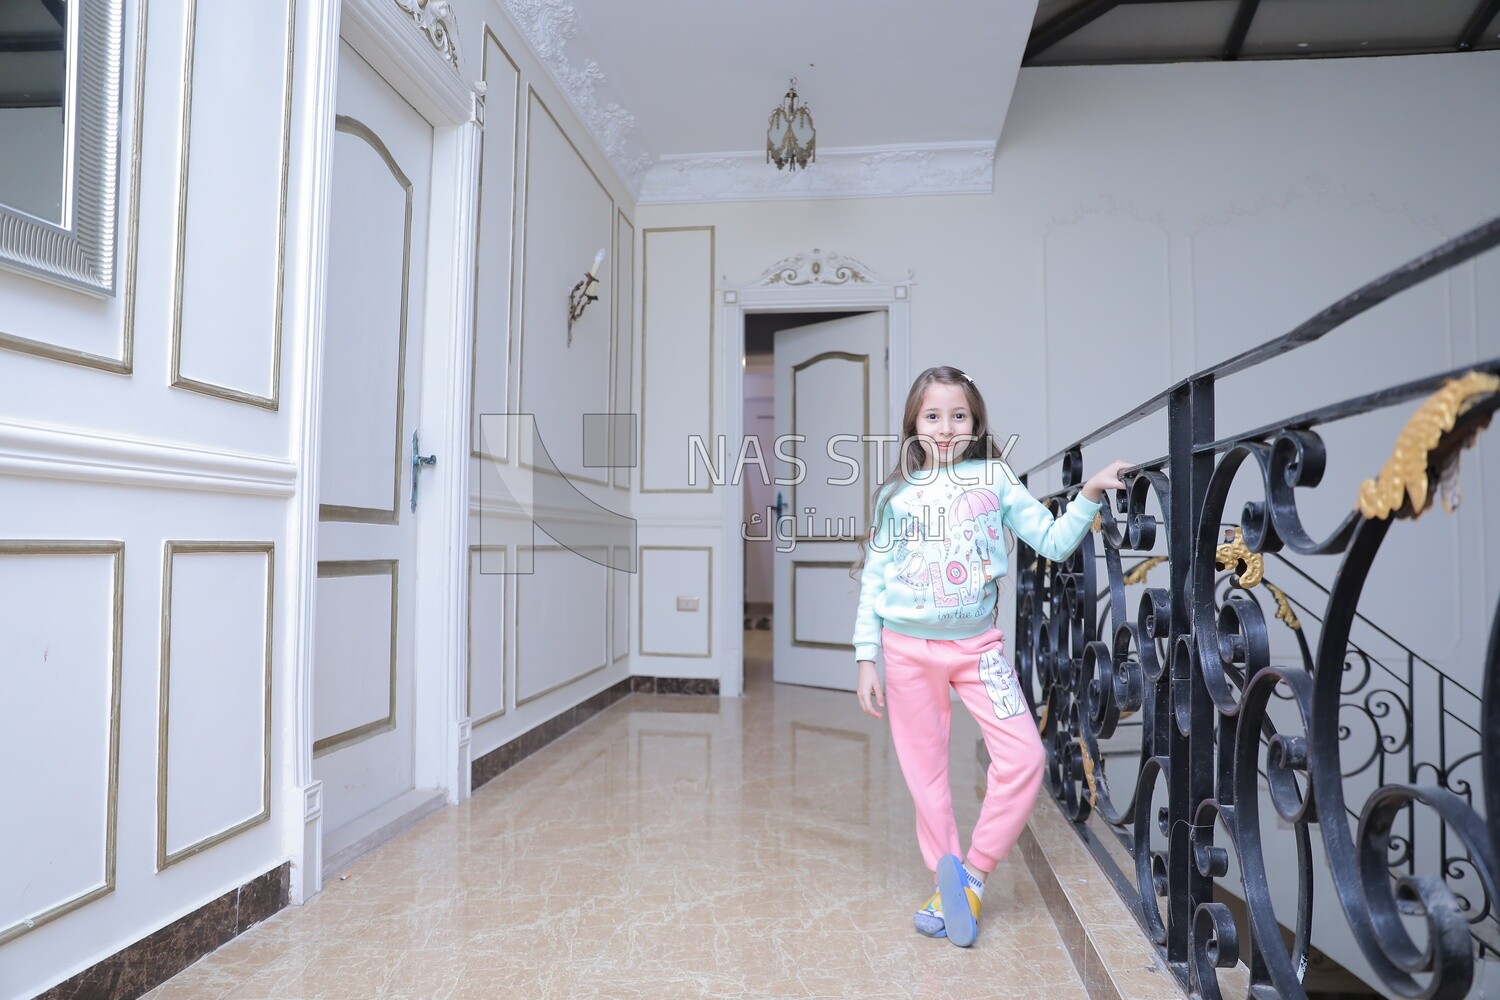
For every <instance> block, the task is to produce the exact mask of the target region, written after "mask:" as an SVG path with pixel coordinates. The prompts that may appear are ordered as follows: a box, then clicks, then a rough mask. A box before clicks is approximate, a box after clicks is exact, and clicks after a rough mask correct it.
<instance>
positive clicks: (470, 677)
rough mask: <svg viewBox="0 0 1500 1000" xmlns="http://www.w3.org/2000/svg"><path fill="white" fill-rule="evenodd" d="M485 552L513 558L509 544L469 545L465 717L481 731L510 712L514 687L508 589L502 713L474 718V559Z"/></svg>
mask: <svg viewBox="0 0 1500 1000" xmlns="http://www.w3.org/2000/svg"><path fill="white" fill-rule="evenodd" d="M484 552H500V553H503V554H504V555H505V556H506V560H507V564H508V562H509V557H510V551H509V547H508V546H505V545H481V544H474V545H470V546H469V602H468V603H469V606H468V609H467V614H466V615H465V619H464V620H465V629H466V632H465V634H466V635H467V636H468V643H467V646H466V648H465V650H464V714H465V715H467V716H469V717H470V722H469V725H470V727H471V728H477V727H479V726H482V725H484V724H485V723H486V722H492V721H494V720H495V719H498V718H500V717H501V716H502V715H504V714H505V713H506V711H507V709H506V700H507V696H508V695H509V694H510V688H509V687H508V686H507V685H506V683H505V675H506V672H507V667H508V664H507V663H506V660H507V659H508V657H507V656H506V655H505V651H506V649H507V647H508V646H509V640H510V638H511V636H510V634H509V633H510V631H511V630H510V629H508V628H505V626H506V625H509V624H510V623H511V622H512V620H513V619H512V617H511V615H510V613H509V608H508V605H509V603H510V599H511V594H510V588H509V587H506V588H505V593H503V594H502V595H501V597H500V609H499V617H500V620H501V628H502V632H501V634H500V710H499V711H498V712H491V713H490V714H488V715H486V716H485V717H484V718H482V719H475V718H473V715H474V583H473V581H474V556H475V555H478V554H481V553H484ZM506 579H509V577H508V576H507V577H506Z"/></svg>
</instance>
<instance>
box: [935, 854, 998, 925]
mask: <svg viewBox="0 0 1500 1000" xmlns="http://www.w3.org/2000/svg"><path fill="white" fill-rule="evenodd" d="M937 883H938V892H937V894H938V897H939V899H938V901H939V903H940V905H941V906H942V911H943V930H944V931H946V932H947V937H948V940H949V941H952V942H953V943H954V944H956V945H958V946H959V947H960V948H967V947H969V946H970V945H972V944H973V943H974V939H975V938H976V937H978V936H979V902H980V894H981V893H982V892H983V891H984V885H983V883H981V882H980V881H979V880H978V879H976V878H974V877H973V876H972V875H970V874H969V873H968V872H967V871H965V870H964V863H963V862H962V861H960V860H958V858H957V857H955V856H954V855H952V854H944V855H943V856H942V857H941V858H939V859H938V863H937ZM929 905H931V904H929Z"/></svg>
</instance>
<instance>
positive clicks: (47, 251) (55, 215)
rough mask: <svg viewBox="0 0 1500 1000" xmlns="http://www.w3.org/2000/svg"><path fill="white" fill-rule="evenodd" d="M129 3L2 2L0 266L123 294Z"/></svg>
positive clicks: (84, 0)
mask: <svg viewBox="0 0 1500 1000" xmlns="http://www.w3.org/2000/svg"><path fill="white" fill-rule="evenodd" d="M122 7H123V0H0V265H3V266H5V267H9V268H12V269H16V270H20V271H24V272H27V273H29V274H33V275H36V276H38V277H41V278H45V279H47V280H50V281H55V282H58V283H61V284H64V285H68V286H71V287H73V288H78V289H82V290H84V291H87V292H92V293H94V294H97V295H113V294H114V293H115V266H114V264H115V213H116V201H117V199H116V196H115V195H116V188H117V186H118V181H119V147H120V142H119V139H120V63H121V59H122V53H121V17H122V15H121V11H122Z"/></svg>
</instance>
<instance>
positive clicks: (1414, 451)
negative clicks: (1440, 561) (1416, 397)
mask: <svg viewBox="0 0 1500 1000" xmlns="http://www.w3.org/2000/svg"><path fill="white" fill-rule="evenodd" d="M1496 392H1500V377H1497V376H1495V375H1491V374H1489V373H1487V372H1469V373H1468V374H1467V375H1465V376H1463V377H1462V378H1456V379H1449V380H1448V382H1447V383H1445V384H1444V385H1443V387H1442V388H1441V389H1439V390H1438V391H1437V392H1435V393H1433V394H1432V395H1431V396H1428V397H1427V400H1426V401H1425V402H1424V403H1423V404H1422V405H1421V406H1420V407H1418V408H1417V412H1416V413H1414V414H1412V417H1411V419H1410V420H1408V421H1407V422H1406V426H1405V427H1403V428H1402V429H1401V433H1400V434H1398V435H1397V436H1396V446H1395V447H1394V448H1393V449H1392V450H1391V457H1390V458H1388V459H1386V463H1385V465H1384V467H1382V468H1381V470H1380V475H1379V476H1377V477H1375V478H1374V479H1366V480H1365V481H1364V482H1363V483H1361V484H1360V487H1359V503H1358V505H1357V507H1358V510H1359V512H1360V514H1361V515H1363V516H1364V517H1366V518H1376V517H1379V518H1387V517H1390V516H1391V515H1392V514H1399V513H1400V512H1401V511H1402V510H1403V508H1404V507H1405V505H1406V503H1407V500H1408V498H1410V502H1411V508H1410V510H1411V513H1410V515H1409V516H1411V517H1412V518H1417V517H1419V516H1421V514H1422V513H1423V512H1424V511H1425V510H1427V508H1428V507H1429V506H1430V505H1431V503H1432V498H1433V492H1432V489H1431V484H1430V483H1429V481H1428V466H1429V464H1430V462H1431V458H1432V453H1433V451H1435V450H1436V449H1437V447H1438V445H1439V444H1440V443H1441V442H1442V440H1443V437H1444V435H1446V434H1447V433H1448V432H1449V431H1451V430H1453V428H1454V426H1455V424H1456V423H1457V421H1458V418H1459V417H1460V416H1461V415H1463V414H1464V413H1466V412H1467V411H1468V410H1469V409H1470V408H1472V407H1473V406H1474V405H1475V404H1476V403H1478V402H1480V401H1481V400H1482V399H1484V398H1485V397H1488V396H1492V395H1494V394H1495V393H1496ZM1488 423H1489V419H1488V417H1486V419H1485V420H1484V421H1483V422H1482V423H1480V424H1479V425H1478V426H1476V427H1475V428H1474V429H1473V431H1472V432H1471V433H1470V434H1469V438H1468V440H1467V441H1463V442H1461V443H1460V444H1458V446H1457V447H1455V448H1453V450H1452V452H1451V457H1450V458H1449V459H1448V460H1447V461H1446V462H1445V463H1444V464H1443V466H1442V467H1441V468H1439V469H1437V470H1435V471H1436V472H1437V477H1438V491H1437V492H1438V493H1440V494H1441V495H1442V499H1443V509H1444V510H1445V511H1447V512H1448V513H1450V514H1451V513H1453V511H1455V510H1457V509H1458V501H1459V494H1458V454H1459V452H1460V451H1462V450H1463V449H1464V448H1467V447H1469V446H1470V445H1472V444H1473V443H1474V439H1475V438H1476V437H1478V436H1479V431H1480V430H1482V429H1483V428H1484V427H1485V426H1487V425H1488Z"/></svg>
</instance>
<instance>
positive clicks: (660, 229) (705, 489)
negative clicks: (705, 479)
mask: <svg viewBox="0 0 1500 1000" xmlns="http://www.w3.org/2000/svg"><path fill="white" fill-rule="evenodd" d="M705 232H706V233H708V328H707V338H706V343H707V344H708V372H707V379H708V439H709V440H710V441H711V440H713V437H714V383H715V382H716V381H717V379H716V378H715V372H716V370H717V369H716V368H715V365H714V357H715V345H716V344H717V342H718V331H717V330H716V329H715V327H716V326H717V325H718V324H717V322H716V320H715V312H716V310H715V308H714V305H715V303H714V272H715V270H716V269H717V267H718V263H717V258H718V247H717V243H716V240H717V232H716V230H715V229H714V227H713V226H656V227H652V228H649V229H642V230H641V411H640V412H641V430H640V434H641V448H640V455H639V459H640V461H639V463H638V464H639V466H640V469H639V471H640V487H639V489H638V491H637V492H640V493H685V494H697V493H712V492H713V491H714V486H713V483H707V484H705V485H704V486H702V487H671V486H669V487H659V486H658V487H648V486H647V485H646V436H647V435H648V434H649V433H650V428H651V424H650V421H648V420H647V418H646V373H647V372H648V371H650V370H651V369H650V367H649V366H648V362H647V360H646V358H647V355H646V345H647V343H648V341H647V337H646V334H647V333H648V332H649V330H648V326H647V323H646V316H647V315H648V313H647V306H648V305H649V304H650V298H651V235H652V234H653V233H705ZM684 377H690V376H684ZM684 443H686V442H684Z"/></svg>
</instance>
